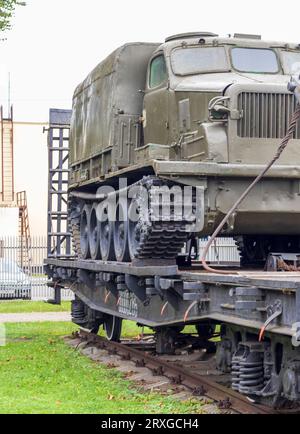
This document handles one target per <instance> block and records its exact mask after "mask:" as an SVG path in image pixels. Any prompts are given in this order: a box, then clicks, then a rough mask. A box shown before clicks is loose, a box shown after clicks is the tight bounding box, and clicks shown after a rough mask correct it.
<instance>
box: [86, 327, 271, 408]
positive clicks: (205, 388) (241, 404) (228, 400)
mask: <svg viewBox="0 0 300 434" xmlns="http://www.w3.org/2000/svg"><path fill="white" fill-rule="evenodd" d="M78 337H80V338H81V339H82V340H83V341H87V342H88V343H90V344H92V345H93V346H96V347H99V348H101V349H105V350H107V351H109V352H112V353H114V354H118V355H120V356H121V357H124V360H133V361H134V362H135V363H136V364H137V365H138V366H147V367H148V368H150V369H151V370H152V371H153V372H154V374H156V375H163V376H166V377H167V378H169V379H171V380H172V382H174V384H182V385H184V386H186V387H188V388H190V389H191V390H193V392H194V393H195V394H196V395H199V394H200V395H202V394H203V395H205V396H206V397H208V398H210V399H212V400H214V401H215V402H217V403H218V406H219V408H221V409H229V408H230V409H231V410H233V411H234V412H237V413H242V414H273V413H277V411H276V410H273V409H271V408H268V407H265V406H262V405H257V404H254V403H252V402H250V401H249V400H248V399H247V397H245V396H242V395H240V394H239V393H237V392H235V391H233V390H231V389H229V388H227V387H225V386H223V385H222V384H219V383H217V382H215V381H212V380H211V379H210V378H209V376H204V375H198V374H196V373H194V372H191V371H190V370H189V369H184V368H182V367H180V366H178V365H175V364H174V363H171V362H169V361H168V360H164V358H162V357H154V356H151V355H149V354H147V353H145V352H144V351H141V350H137V349H135V348H133V347H132V346H127V345H124V344H122V343H121V344H120V343H116V342H109V341H107V340H106V339H104V338H102V337H100V336H96V335H94V334H91V333H88V332H86V331H83V330H80V332H79V334H78Z"/></svg>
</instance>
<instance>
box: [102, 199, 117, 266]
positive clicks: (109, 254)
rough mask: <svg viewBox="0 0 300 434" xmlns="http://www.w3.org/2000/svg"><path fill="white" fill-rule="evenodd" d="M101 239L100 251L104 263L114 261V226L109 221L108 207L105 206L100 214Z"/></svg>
mask: <svg viewBox="0 0 300 434" xmlns="http://www.w3.org/2000/svg"><path fill="white" fill-rule="evenodd" d="M99 214H100V216H99V217H100V222H99V230H100V234H99V238H100V251H101V257H102V259H103V261H114V260H115V259H116V257H115V249H114V236H113V233H114V224H113V222H112V221H110V220H109V212H108V205H103V206H102V209H101V210H100V212H99Z"/></svg>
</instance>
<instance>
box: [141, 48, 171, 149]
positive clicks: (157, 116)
mask: <svg viewBox="0 0 300 434" xmlns="http://www.w3.org/2000/svg"><path fill="white" fill-rule="evenodd" d="M168 112H169V80H168V72H167V66H166V61H165V56H164V54H163V52H161V53H158V54H156V55H155V56H154V57H153V58H152V59H151V60H150V63H149V67H148V74H147V83H146V91H145V97H144V110H143V130H144V144H145V145H147V144H148V143H158V144H161V145H165V144H168V141H169V113H168Z"/></svg>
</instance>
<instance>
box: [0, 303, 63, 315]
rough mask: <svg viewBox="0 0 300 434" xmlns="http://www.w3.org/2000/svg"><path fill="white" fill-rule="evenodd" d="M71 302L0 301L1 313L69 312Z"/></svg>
mask: <svg viewBox="0 0 300 434" xmlns="http://www.w3.org/2000/svg"><path fill="white" fill-rule="evenodd" d="M70 310H71V302H69V301H63V302H62V304H61V306H56V305H53V304H48V303H45V302H43V301H0V314H1V313H27V312H28V313H29V312H65V311H67V312H69V311H70Z"/></svg>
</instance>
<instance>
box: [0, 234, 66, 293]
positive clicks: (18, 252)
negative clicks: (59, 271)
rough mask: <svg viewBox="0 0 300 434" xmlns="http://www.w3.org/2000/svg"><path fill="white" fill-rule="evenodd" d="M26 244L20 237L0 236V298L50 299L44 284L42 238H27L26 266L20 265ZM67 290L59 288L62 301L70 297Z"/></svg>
mask: <svg viewBox="0 0 300 434" xmlns="http://www.w3.org/2000/svg"><path fill="white" fill-rule="evenodd" d="M25 248H26V243H24V240H23V239H22V238H21V237H4V238H1V239H0V299H25V300H28V299H29V300H36V301H37V300H44V299H47V298H53V289H51V288H49V287H48V286H47V282H48V278H47V276H46V275H45V270H44V265H43V262H44V259H45V258H46V257H47V239H46V237H31V238H30V242H29V246H28V250H29V252H28V254H29V258H30V261H29V264H30V265H29V266H28V264H26V266H22V258H23V257H24V252H23V251H22V250H23V249H25ZM72 298H73V293H72V291H70V290H63V291H62V299H63V300H71V299H72Z"/></svg>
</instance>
